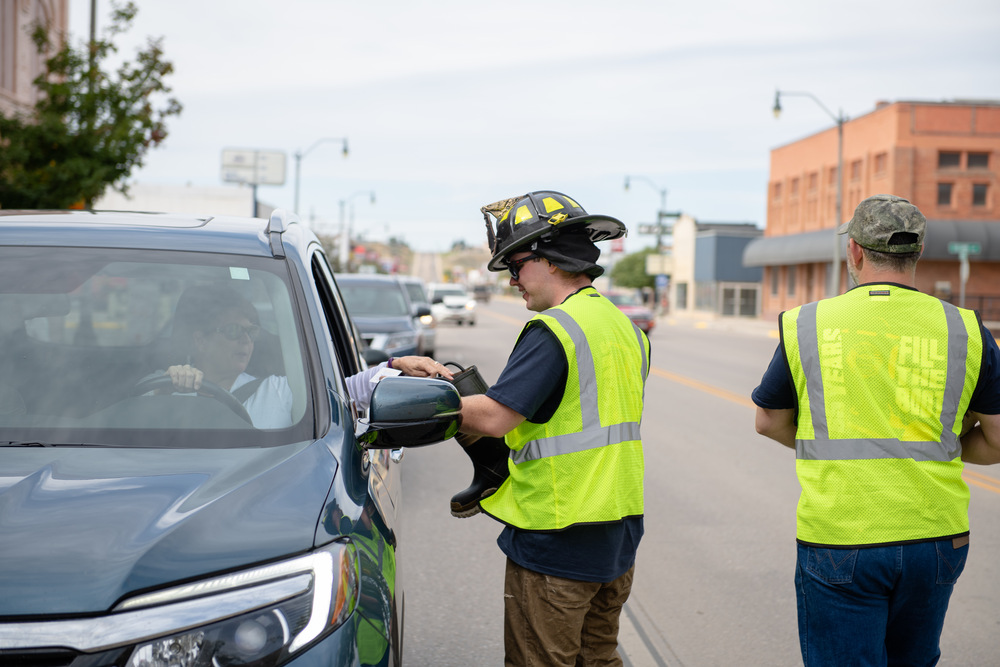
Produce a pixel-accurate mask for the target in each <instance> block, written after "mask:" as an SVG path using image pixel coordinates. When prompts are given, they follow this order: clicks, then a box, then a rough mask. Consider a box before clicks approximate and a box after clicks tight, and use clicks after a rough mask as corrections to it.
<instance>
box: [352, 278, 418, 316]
mask: <svg viewBox="0 0 1000 667" xmlns="http://www.w3.org/2000/svg"><path fill="white" fill-rule="evenodd" d="M338 284H339V285H340V291H341V293H342V294H343V295H344V302H345V303H346V304H347V312H349V313H350V314H351V317H364V316H366V315H409V314H410V311H409V308H408V307H407V304H406V297H405V296H404V295H403V291H402V290H401V289H400V287H399V285H398V284H396V283H391V282H384V283H383V282H378V283H376V282H362V281H355V280H339V281H338Z"/></svg>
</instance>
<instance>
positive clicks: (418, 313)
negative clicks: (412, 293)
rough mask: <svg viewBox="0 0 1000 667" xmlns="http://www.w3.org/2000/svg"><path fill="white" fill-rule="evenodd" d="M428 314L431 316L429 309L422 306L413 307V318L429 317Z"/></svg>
mask: <svg viewBox="0 0 1000 667" xmlns="http://www.w3.org/2000/svg"><path fill="white" fill-rule="evenodd" d="M430 314H431V309H430V308H428V307H427V306H425V305H423V304H420V305H419V306H414V307H413V316H414V317H423V316H424V315H430Z"/></svg>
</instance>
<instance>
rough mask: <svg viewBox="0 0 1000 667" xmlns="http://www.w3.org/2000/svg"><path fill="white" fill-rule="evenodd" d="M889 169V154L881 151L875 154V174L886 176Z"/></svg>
mask: <svg viewBox="0 0 1000 667" xmlns="http://www.w3.org/2000/svg"><path fill="white" fill-rule="evenodd" d="M888 169H889V154H888V153H879V154H878V155H876V156H875V175H876V176H885V172H886V171H887V170H888Z"/></svg>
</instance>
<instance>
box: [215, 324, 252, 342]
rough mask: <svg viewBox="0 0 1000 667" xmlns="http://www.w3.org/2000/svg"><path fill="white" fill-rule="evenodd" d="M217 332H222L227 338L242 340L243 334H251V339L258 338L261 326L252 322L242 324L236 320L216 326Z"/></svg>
mask: <svg viewBox="0 0 1000 667" xmlns="http://www.w3.org/2000/svg"><path fill="white" fill-rule="evenodd" d="M215 331H216V332H217V333H220V334H222V335H223V336H225V337H226V340H240V339H241V338H243V334H246V335H247V336H249V338H250V340H251V341H254V340H257V336H259V335H260V327H259V326H257V325H256V324H251V325H250V326H247V327H245V326H243V325H242V324H237V323H236V322H230V323H229V324H223V325H222V326H221V327H215Z"/></svg>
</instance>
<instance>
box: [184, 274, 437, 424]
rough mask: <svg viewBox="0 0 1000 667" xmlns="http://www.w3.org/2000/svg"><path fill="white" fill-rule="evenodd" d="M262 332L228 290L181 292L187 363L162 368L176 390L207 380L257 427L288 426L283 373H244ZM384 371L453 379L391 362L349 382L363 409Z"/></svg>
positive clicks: (428, 362)
mask: <svg viewBox="0 0 1000 667" xmlns="http://www.w3.org/2000/svg"><path fill="white" fill-rule="evenodd" d="M260 330H261V329H260V319H259V317H258V315H257V309H256V308H254V306H253V304H251V303H250V302H249V301H248V300H246V299H245V298H243V297H242V296H240V295H239V294H238V293H237V292H236V291H235V290H234V289H232V288H231V287H228V286H225V285H205V286H197V287H195V288H188V289H187V290H185V291H184V293H183V294H182V295H181V298H180V300H179V301H178V303H177V309H176V311H175V313H174V328H173V334H172V339H173V343H174V347H175V354H176V355H178V357H183V358H184V361H185V363H183V364H176V365H173V366H169V367H168V368H167V370H166V374H167V375H169V376H170V379H171V380H172V382H173V385H174V390H175V391H179V392H187V393H189V392H196V391H198V390H199V389H200V388H201V387H202V384H203V383H205V382H209V383H212V384H215V385H217V386H219V387H221V388H222V389H224V390H226V391H228V392H229V393H230V394H232V395H233V396H234V397H235V398H236V399H237V400H238V401H239V402H240V403H242V404H243V407H244V408H246V410H247V413H248V414H249V415H250V419H251V421H252V422H253V425H254V427H255V428H260V429H277V428H285V427H287V426H291V425H292V417H291V413H292V391H291V388H290V387H289V385H288V379H287V378H286V377H285V376H283V375H281V376H279V375H269V376H267V377H262V378H257V377H254V376H253V375H250V374H249V373H247V372H246V368H247V365H248V364H249V363H250V359H251V357H252V356H253V351H254V341H255V340H256V339H257V337H258V336H259V335H260ZM386 368H388V369H391V370H393V371H398V372H399V373H401V374H403V375H412V376H415V377H435V376H437V375H441V376H443V377H445V378H446V379H448V380H450V379H452V377H453V375H452V373H451V371H449V370H448V369H447V368H446V367H445V366H444V365H442V364H440V363H438V362H436V361H434V360H433V359H430V358H429V357H417V356H407V357H397V358H390V359H389V360H388V361H387V362H383V363H382V364H379V365H378V366H375V367H372V368H369V369H367V370H365V371H362V372H361V373H358V374H357V375H354V376H352V377H350V378H348V383H347V384H348V389H349V393H350V395H351V398H353V399H354V400H355V402H356V403H357V404H358V406H359V409H361V410H362V411H363V410H365V409H367V407H368V403H369V401H370V399H371V393H372V391H373V390H374V384H372V383H371V382H370V381H369V380H370V379H371V378H372V377H374V376H375V375H376V374H377V373H379V372H384V369H386Z"/></svg>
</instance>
